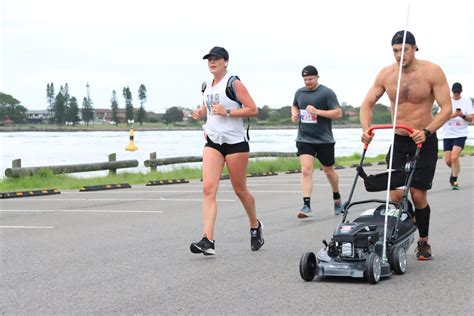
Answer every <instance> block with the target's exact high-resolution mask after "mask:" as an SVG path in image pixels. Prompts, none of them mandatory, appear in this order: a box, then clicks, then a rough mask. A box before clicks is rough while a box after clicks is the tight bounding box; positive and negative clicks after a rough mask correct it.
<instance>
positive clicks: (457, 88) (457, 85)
mask: <svg viewBox="0 0 474 316" xmlns="http://www.w3.org/2000/svg"><path fill="white" fill-rule="evenodd" d="M451 91H452V92H453V93H460V92H462V85H461V84H460V83H459V82H455V83H453V87H452V88H451Z"/></svg>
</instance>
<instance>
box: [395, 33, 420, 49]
mask: <svg viewBox="0 0 474 316" xmlns="http://www.w3.org/2000/svg"><path fill="white" fill-rule="evenodd" d="M403 33H405V31H398V32H397V33H395V35H393V37H392V46H393V45H395V44H402V43H403ZM405 43H407V44H411V45H416V40H415V36H414V35H413V33H412V32H410V31H407V37H406V39H405ZM416 50H418V46H416Z"/></svg>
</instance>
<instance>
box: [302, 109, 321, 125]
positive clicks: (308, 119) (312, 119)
mask: <svg viewBox="0 0 474 316" xmlns="http://www.w3.org/2000/svg"><path fill="white" fill-rule="evenodd" d="M300 120H301V123H309V124H316V123H318V116H317V115H314V114H310V113H309V112H308V111H306V110H300Z"/></svg>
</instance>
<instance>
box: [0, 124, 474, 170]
mask: <svg viewBox="0 0 474 316" xmlns="http://www.w3.org/2000/svg"><path fill="white" fill-rule="evenodd" d="M296 133H297V131H296V129H280V130H255V129H254V130H252V129H251V130H250V138H251V141H250V150H251V151H252V152H260V151H279V152H296V146H295V138H296ZM333 133H334V138H335V139H336V148H335V152H336V156H348V155H352V154H354V153H360V152H361V151H362V147H363V145H362V143H361V142H360V135H361V133H362V130H361V129H360V128H334V129H333ZM469 135H470V137H469V138H468V141H467V144H469V145H474V126H469ZM134 139H135V144H136V145H137V146H138V150H137V151H135V152H127V151H125V146H126V145H127V144H128V142H129V132H127V131H124V132H4V133H0V149H1V160H0V171H1V176H2V177H3V176H4V170H5V169H6V168H9V167H11V162H12V160H14V159H18V158H21V163H22V167H36V166H48V165H66V164H80V163H92V162H103V161H107V160H108V155H109V154H111V153H116V154H117V160H128V159H137V160H138V161H139V167H137V168H130V169H122V170H119V171H118V172H123V171H128V172H130V171H137V172H138V171H140V172H144V171H147V170H149V169H148V168H145V166H144V165H143V162H144V161H145V160H146V159H149V154H150V153H151V152H156V155H157V158H168V157H182V156H201V155H202V148H203V146H204V136H203V133H202V131H135V136H134ZM391 140H392V136H391V130H377V131H376V137H375V139H374V141H373V142H372V143H371V145H370V146H369V151H368V152H367V156H368V157H373V156H377V155H379V154H384V153H386V152H387V149H388V147H389V145H390V143H391ZM440 148H442V141H440ZM188 165H190V166H196V165H199V163H196V164H188ZM162 168H164V169H166V168H168V169H169V168H170V167H162ZM106 173H107V172H106V171H99V172H87V173H82V174H78V173H76V174H73V175H75V176H81V177H88V176H97V175H105V174H106Z"/></svg>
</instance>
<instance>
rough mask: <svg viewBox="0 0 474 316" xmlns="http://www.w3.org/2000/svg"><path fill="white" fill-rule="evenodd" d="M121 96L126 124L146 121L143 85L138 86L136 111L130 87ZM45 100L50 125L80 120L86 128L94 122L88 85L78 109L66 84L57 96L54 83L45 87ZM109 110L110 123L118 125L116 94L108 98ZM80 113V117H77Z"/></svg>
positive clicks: (145, 91) (75, 100)
mask: <svg viewBox="0 0 474 316" xmlns="http://www.w3.org/2000/svg"><path fill="white" fill-rule="evenodd" d="M122 96H123V98H124V99H125V119H126V121H127V122H128V123H131V122H132V121H137V122H139V123H140V125H142V124H143V122H144V121H145V120H146V116H147V115H146V111H145V103H146V101H147V90H146V87H145V85H144V84H141V85H140V88H139V89H138V99H139V100H140V107H139V108H138V110H137V111H135V108H134V107H133V97H132V92H131V90H130V87H128V86H127V87H124V88H123V90H122ZM46 99H47V102H48V112H49V114H50V121H51V123H54V124H58V125H64V124H71V125H76V124H77V123H78V122H79V121H80V120H81V119H82V121H83V122H84V123H85V124H86V125H87V126H88V125H89V123H90V122H92V121H94V108H93V104H94V103H93V101H92V98H91V95H90V86H89V83H87V84H86V96H85V97H84V98H83V100H82V108H81V109H79V107H78V103H77V99H76V98H75V97H74V96H70V94H69V85H68V84H67V83H66V84H65V85H64V86H60V88H59V92H58V94H55V90H54V83H52V82H51V83H48V84H47V85H46ZM110 108H111V112H112V121H113V122H114V123H115V124H116V125H118V124H119V123H120V118H119V115H118V112H119V101H118V97H117V92H116V91H115V90H113V91H112V96H111V98H110ZM79 111H80V114H81V115H80V117H79Z"/></svg>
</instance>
